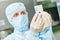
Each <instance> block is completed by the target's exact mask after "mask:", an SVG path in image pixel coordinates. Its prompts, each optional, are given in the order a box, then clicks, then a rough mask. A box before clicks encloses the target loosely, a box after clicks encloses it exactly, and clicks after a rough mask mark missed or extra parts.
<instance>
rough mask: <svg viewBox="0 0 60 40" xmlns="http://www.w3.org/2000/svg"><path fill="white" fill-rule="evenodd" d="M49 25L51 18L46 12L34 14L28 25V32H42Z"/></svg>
mask: <svg viewBox="0 0 60 40" xmlns="http://www.w3.org/2000/svg"><path fill="white" fill-rule="evenodd" d="M50 25H51V16H50V15H49V14H48V13H47V12H45V11H43V12H41V13H35V15H34V17H33V19H32V21H31V24H30V30H31V31H32V32H35V33H38V32H42V31H44V30H45V29H46V28H47V27H49V26H50Z"/></svg>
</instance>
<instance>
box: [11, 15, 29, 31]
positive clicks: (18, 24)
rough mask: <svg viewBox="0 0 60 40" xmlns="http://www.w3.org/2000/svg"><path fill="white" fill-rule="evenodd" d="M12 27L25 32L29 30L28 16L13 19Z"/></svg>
mask: <svg viewBox="0 0 60 40" xmlns="http://www.w3.org/2000/svg"><path fill="white" fill-rule="evenodd" d="M12 25H13V26H14V29H15V30H18V31H25V30H27V29H28V16H27V15H20V16H18V17H16V18H12Z"/></svg>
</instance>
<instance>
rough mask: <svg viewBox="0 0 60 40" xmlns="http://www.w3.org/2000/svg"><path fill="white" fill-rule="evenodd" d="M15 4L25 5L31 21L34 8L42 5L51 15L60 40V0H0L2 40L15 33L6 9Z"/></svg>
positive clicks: (57, 38) (0, 35)
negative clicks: (21, 3)
mask: <svg viewBox="0 0 60 40" xmlns="http://www.w3.org/2000/svg"><path fill="white" fill-rule="evenodd" d="M14 2H23V3H24V4H25V6H26V9H27V11H28V13H29V14H28V16H29V21H31V19H32V17H33V15H34V14H35V10H34V6H35V5H42V6H43V10H44V11H47V12H48V13H50V14H51V16H52V19H53V23H52V29H53V32H54V34H55V37H56V40H60V0H0V40H2V39H3V38H5V37H6V36H7V35H9V34H11V33H12V32H13V27H12V25H11V24H10V23H9V22H8V20H7V18H6V16H5V8H6V7H7V6H8V5H9V4H11V3H14Z"/></svg>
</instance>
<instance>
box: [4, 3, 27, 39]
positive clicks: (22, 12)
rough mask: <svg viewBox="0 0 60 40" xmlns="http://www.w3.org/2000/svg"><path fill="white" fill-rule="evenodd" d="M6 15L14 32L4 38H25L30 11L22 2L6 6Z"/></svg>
mask: <svg viewBox="0 0 60 40" xmlns="http://www.w3.org/2000/svg"><path fill="white" fill-rule="evenodd" d="M6 16H7V19H8V21H9V23H10V24H11V25H12V26H13V28H14V32H13V33H12V34H10V35H8V36H7V37H6V38H5V39H3V40H24V33H25V32H26V31H27V30H28V13H27V11H26V8H25V6H24V4H23V3H21V2H16V3H12V4H10V5H9V6H8V7H7V8H6Z"/></svg>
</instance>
